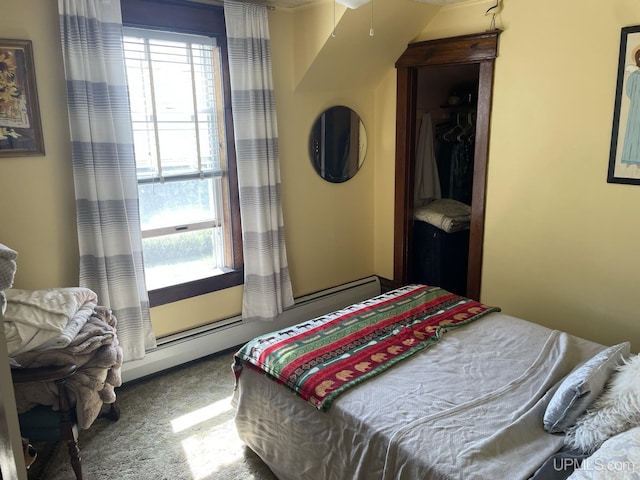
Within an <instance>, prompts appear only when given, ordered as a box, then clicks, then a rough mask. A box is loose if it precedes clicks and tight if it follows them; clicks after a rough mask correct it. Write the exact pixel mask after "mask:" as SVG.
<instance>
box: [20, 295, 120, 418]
mask: <svg viewBox="0 0 640 480" xmlns="http://www.w3.org/2000/svg"><path fill="white" fill-rule="evenodd" d="M116 326H117V319H116V317H115V316H114V315H113V313H112V312H111V310H109V309H108V308H106V307H103V306H98V307H96V309H95V311H94V312H93V314H92V315H91V316H90V317H89V319H88V320H87V321H86V322H85V324H84V325H83V326H82V328H81V329H80V331H79V332H78V334H77V335H76V336H75V337H74V338H73V340H71V342H70V343H69V345H68V346H67V347H65V348H58V349H50V350H39V351H30V352H25V353H22V354H20V355H16V357H15V361H16V362H18V364H19V365H20V366H21V367H26V368H35V367H43V366H57V365H69V364H72V363H74V364H76V365H77V366H78V370H77V371H76V372H75V373H74V374H73V375H72V376H71V377H69V378H68V379H67V380H66V385H67V387H68V390H69V391H70V392H71V396H72V397H73V398H71V402H72V403H73V404H75V406H76V413H77V416H78V425H79V427H80V428H82V429H86V428H89V426H91V424H92V423H93V421H94V420H95V419H96V418H97V417H98V415H99V414H100V410H101V409H102V406H103V404H104V403H113V402H115V400H116V394H115V388H116V387H119V386H120V385H122V376H121V370H122V359H123V358H122V347H120V344H119V343H118V337H117V335H116ZM15 396H16V404H17V407H18V413H22V412H26V411H27V410H29V409H31V408H33V407H34V406H36V405H51V406H54V405H58V390H57V387H56V385H55V383H54V382H46V383H26V384H20V385H16V386H15Z"/></svg>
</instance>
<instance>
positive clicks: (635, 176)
mask: <svg viewBox="0 0 640 480" xmlns="http://www.w3.org/2000/svg"><path fill="white" fill-rule="evenodd" d="M607 182H609V183H627V184H632V185H640V25H638V26H634V27H624V28H623V29H622V34H621V38H620V55H619V57H618V80H617V84H616V97H615V105H614V110H613V131H612V133H611V148H610V150H609V172H608V175H607Z"/></svg>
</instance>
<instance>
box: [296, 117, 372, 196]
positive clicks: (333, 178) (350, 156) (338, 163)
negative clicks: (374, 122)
mask: <svg viewBox="0 0 640 480" xmlns="http://www.w3.org/2000/svg"><path fill="white" fill-rule="evenodd" d="M366 153H367V133H366V131H365V129H364V124H363V123H362V121H361V120H360V116H359V115H358V114H357V113H356V112H354V111H353V110H351V109H350V108H349V107H343V106H336V107H331V108H329V109H327V110H325V111H324V112H322V113H321V114H320V116H318V118H317V119H316V121H315V123H314V124H313V128H312V129H311V134H310V135H309V155H310V157H311V163H312V164H313V168H315V170H316V172H317V173H318V175H320V176H321V177H322V178H324V179H325V180H326V181H328V182H331V183H342V182H346V181H347V180H349V179H350V178H351V177H353V176H354V175H355V174H356V173H357V172H358V170H359V169H360V167H361V166H362V163H363V162H364V157H365V155H366Z"/></svg>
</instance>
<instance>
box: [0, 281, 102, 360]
mask: <svg viewBox="0 0 640 480" xmlns="http://www.w3.org/2000/svg"><path fill="white" fill-rule="evenodd" d="M5 293H6V296H7V309H6V312H5V319H4V331H5V336H6V337H7V347H8V350H9V355H11V356H14V355H17V354H19V353H24V352H28V351H32V350H45V349H50V348H64V347H66V346H67V345H69V343H70V342H71V340H73V339H74V338H75V336H76V335H77V334H78V332H79V331H80V329H81V328H82V326H83V325H84V324H85V323H86V322H87V319H88V318H89V317H90V316H91V314H92V313H93V311H94V309H95V308H96V305H97V295H96V294H95V293H94V292H93V291H92V290H90V289H88V288H82V287H68V288H52V289H48V290H20V289H9V290H7V291H6V292H5Z"/></svg>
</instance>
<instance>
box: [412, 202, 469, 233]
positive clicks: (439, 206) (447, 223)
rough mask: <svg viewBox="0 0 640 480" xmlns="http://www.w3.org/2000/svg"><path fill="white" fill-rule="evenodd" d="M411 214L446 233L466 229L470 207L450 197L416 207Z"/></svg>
mask: <svg viewBox="0 0 640 480" xmlns="http://www.w3.org/2000/svg"><path fill="white" fill-rule="evenodd" d="M413 215H414V218H415V219H416V220H420V221H422V222H427V223H430V224H431V225H433V226H434V227H437V228H439V229H440V230H444V231H445V232H447V233H453V232H458V231H460V230H467V229H468V228H469V225H470V224H471V207H470V206H469V205H466V204H464V203H462V202H459V201H457V200H454V199H452V198H441V199H438V200H434V201H433V202H431V203H429V204H428V205H426V206H424V207H420V208H417V209H416V210H415V211H414V214H413Z"/></svg>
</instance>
